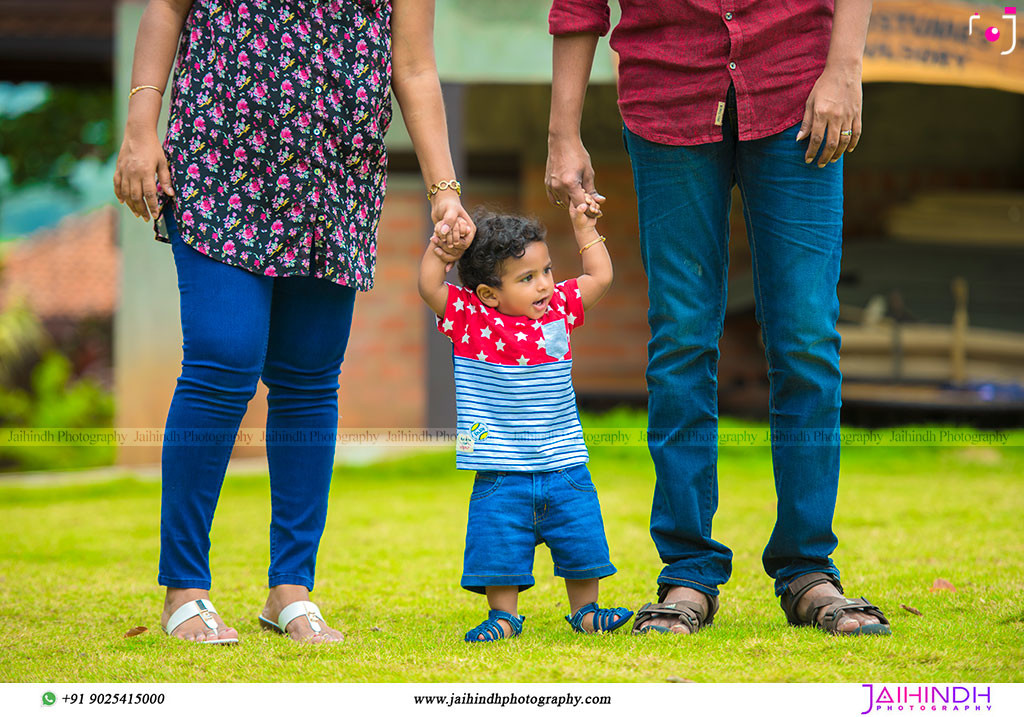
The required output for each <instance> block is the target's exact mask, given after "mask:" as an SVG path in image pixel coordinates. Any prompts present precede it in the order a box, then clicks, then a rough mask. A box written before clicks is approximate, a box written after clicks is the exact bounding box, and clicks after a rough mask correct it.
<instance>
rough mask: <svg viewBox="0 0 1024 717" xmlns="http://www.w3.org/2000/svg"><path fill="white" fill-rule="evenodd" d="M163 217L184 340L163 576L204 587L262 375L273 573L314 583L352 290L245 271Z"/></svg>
mask: <svg viewBox="0 0 1024 717" xmlns="http://www.w3.org/2000/svg"><path fill="white" fill-rule="evenodd" d="M165 212H166V213H167V214H169V215H170V214H171V211H170V207H169V206H168V208H167V210H165ZM168 229H169V230H170V231H169V234H170V238H171V249H172V251H173V253H174V261H175V266H176V268H177V272H178V290H179V293H180V296H181V329H182V336H183V338H184V343H183V359H182V364H181V375H180V376H179V378H178V383H177V386H176V387H175V390H174V396H173V398H172V400H171V406H170V410H169V412H168V415H167V429H166V432H165V437H164V443H163V454H162V463H163V466H162V469H163V491H162V496H161V499H162V502H161V514H160V572H159V576H158V579H159V583H160V584H161V585H165V586H167V587H173V588H203V589H207V590H208V589H209V588H210V565H209V558H208V556H209V551H210V526H211V524H212V522H213V513H214V510H215V508H216V507H217V500H218V497H219V496H220V489H221V484H222V483H223V480H224V472H225V470H226V468H227V463H228V458H229V457H230V455H231V449H232V446H233V445H234V442H235V434H236V433H237V431H238V426H239V424H240V423H241V420H242V416H243V415H244V414H245V410H246V407H247V405H248V403H249V400H250V399H251V398H252V397H253V396H254V395H255V393H256V385H257V382H258V381H259V380H260V379H261V378H262V380H263V383H264V384H266V386H267V389H268V393H267V435H266V445H267V461H268V464H269V468H270V500H271V517H270V570H269V574H268V579H269V585H270V586H271V587H273V586H275V585H282V584H284V585H304V586H305V587H306V588H307V589H309V590H312V589H313V579H314V568H315V565H316V553H317V549H318V547H319V545H320V537H321V535H322V534H323V530H324V524H325V521H326V519H327V496H328V493H329V491H330V484H331V472H332V469H333V466H334V449H335V444H336V441H337V429H338V393H337V391H338V375H339V372H340V369H341V362H342V360H343V359H344V356H345V346H346V344H347V343H348V336H349V328H350V326H351V323H352V311H353V305H354V302H355V295H356V291H355V289H351V288H348V287H344V286H340V285H338V284H334V283H332V282H329V281H327V280H325V279H315V278H312V277H301V276H299V277H277V278H274V277H269V276H260V275H258V274H253V273H250V272H248V271H246V270H245V269H240V268H238V267H233V266H229V265H227V264H223V263H221V262H219V261H216V260H214V259H211V258H209V257H208V256H205V255H204V254H201V253H200V252H198V251H196V250H195V249H193V248H192V247H190V246H188V245H187V244H185V243H184V242H183V241H182V240H181V236H180V235H179V234H178V232H177V231H176V229H175V227H174V226H173V216H171V217H169V219H168Z"/></svg>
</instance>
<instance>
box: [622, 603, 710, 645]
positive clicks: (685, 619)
mask: <svg viewBox="0 0 1024 717" xmlns="http://www.w3.org/2000/svg"><path fill="white" fill-rule="evenodd" d="M705 597H706V598H707V602H708V603H710V604H705V605H701V604H700V603H695V602H692V601H690V600H676V601H675V602H667V603H661V602H659V603H647V604H646V605H644V606H643V607H642V608H640V609H639V610H637V613H636V619H635V620H633V634H634V635H638V634H640V633H641V632H644V630H643V628H644V625H646V624H647V623H648V622H650V621H651V620H653V619H655V618H657V617H673V618H675V619H676V620H677V621H679V622H681V623H684V624H685V625H686V626H687V627H688V628H689V629H690V634H694V633H696V632H698V631H699V630H700V629H701V628H702V627H704V626H706V625H710V624H711V623H712V622H713V621H714V617H715V613H716V612H718V598H717V597H716V596H714V595H705Z"/></svg>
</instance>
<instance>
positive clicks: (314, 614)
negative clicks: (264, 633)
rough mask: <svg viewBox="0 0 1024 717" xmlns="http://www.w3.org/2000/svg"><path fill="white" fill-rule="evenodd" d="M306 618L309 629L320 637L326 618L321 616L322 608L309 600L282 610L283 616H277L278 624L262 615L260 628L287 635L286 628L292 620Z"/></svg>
mask: <svg viewBox="0 0 1024 717" xmlns="http://www.w3.org/2000/svg"><path fill="white" fill-rule="evenodd" d="M299 617H304V618H306V622H308V623H309V629H310V630H312V631H313V633H314V634H315V635H319V634H320V633H321V632H322V631H323V625H322V624H321V623H323V622H325V621H324V616H323V615H321V614H320V608H318V607H317V606H316V605H315V604H314V603H311V602H310V601H309V600H297V601H296V602H293V603H291V604H290V605H288V606H286V607H285V608H284V609H283V610H281V614H280V615H278V616H277V622H274V621H273V620H268V619H267V618H265V617H263V616H262V615H260V616H259V619H260V627H262V628H263V629H264V630H273V631H274V632H279V633H281V634H282V635H285V634H287V630H286V628H287V627H288V623H290V622H291V621H292V620H294V619H296V618H299Z"/></svg>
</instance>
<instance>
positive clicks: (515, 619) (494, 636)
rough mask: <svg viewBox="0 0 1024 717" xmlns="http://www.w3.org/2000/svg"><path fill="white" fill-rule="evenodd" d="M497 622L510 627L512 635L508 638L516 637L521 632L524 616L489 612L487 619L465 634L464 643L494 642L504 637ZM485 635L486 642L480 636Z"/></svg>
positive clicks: (496, 611)
mask: <svg viewBox="0 0 1024 717" xmlns="http://www.w3.org/2000/svg"><path fill="white" fill-rule="evenodd" d="M498 620H505V621H507V622H508V624H509V625H510V626H511V627H512V634H511V635H510V636H509V637H518V636H519V635H520V634H521V633H522V632H523V621H525V620H526V616H525V615H513V614H512V613H509V612H505V611H504V610H491V611H490V612H488V613H487V619H486V620H484V621H483V622H482V623H480V624H479V625H477V626H476V627H474V628H473V629H472V630H470V631H469V632H467V633H466V642H495V641H496V640H500V639H502V638H503V637H505V631H504V630H503V629H502V628H501V625H499V624H498ZM481 635H486V636H487V639H486V640H481V639H480V636H481Z"/></svg>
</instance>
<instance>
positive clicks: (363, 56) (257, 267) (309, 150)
mask: <svg viewBox="0 0 1024 717" xmlns="http://www.w3.org/2000/svg"><path fill="white" fill-rule="evenodd" d="M390 93H391V3H390V1H389V0H195V2H194V3H193V4H192V9H191V11H190V12H189V15H188V17H187V19H186V22H185V27H184V29H183V30H182V34H181V40H180V42H179V47H178V60H177V63H176V65H175V69H174V76H173V80H172V89H171V104H170V114H169V118H168V124H167V127H168V129H167V135H166V137H165V139H164V151H165V152H166V154H167V160H168V163H169V165H170V169H171V177H172V181H173V183H174V188H175V197H174V198H173V199H169V198H167V197H165V196H164V195H162V194H161V195H160V196H161V201H163V202H168V203H169V204H168V209H171V210H173V211H174V212H175V219H176V224H177V226H178V228H179V231H180V234H181V238H182V239H183V240H184V241H185V242H186V243H187V244H189V245H190V246H192V247H193V248H195V249H196V250H198V251H200V252H202V253H203V254H206V255H207V256H209V257H211V258H213V259H216V260H218V261H222V262H224V263H227V264H231V265H232V266H238V267H241V268H243V269H246V270H248V271H251V272H253V273H257V274H262V275H265V276H312V277H316V278H323V279H327V280H329V281H332V282H334V283H337V284H341V285H343V286H351V287H354V288H356V289H359V290H361V291H366V290H369V289H370V288H372V286H373V279H374V266H375V263H376V255H377V226H378V223H379V221H380V210H381V205H382V203H383V200H384V193H385V190H386V187H387V176H386V170H387V152H386V150H385V147H384V134H385V132H387V129H388V126H389V125H390V123H391V94H390ZM156 238H157V239H159V240H161V241H166V240H165V239H163V238H161V237H160V236H157V237H156Z"/></svg>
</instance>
